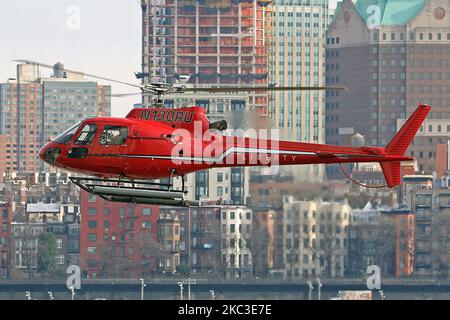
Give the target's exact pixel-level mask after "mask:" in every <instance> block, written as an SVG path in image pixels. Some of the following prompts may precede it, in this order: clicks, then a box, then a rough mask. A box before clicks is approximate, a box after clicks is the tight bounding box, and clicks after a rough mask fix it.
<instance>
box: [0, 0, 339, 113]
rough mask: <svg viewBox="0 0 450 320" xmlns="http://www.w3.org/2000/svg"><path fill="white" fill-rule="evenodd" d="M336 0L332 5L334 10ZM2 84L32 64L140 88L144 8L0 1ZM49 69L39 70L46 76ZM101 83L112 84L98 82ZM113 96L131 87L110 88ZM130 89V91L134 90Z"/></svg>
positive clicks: (123, 2)
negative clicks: (20, 65) (21, 62)
mask: <svg viewBox="0 0 450 320" xmlns="http://www.w3.org/2000/svg"><path fill="white" fill-rule="evenodd" d="M337 1H338V0H330V7H333V8H334V7H335V6H336V2H337ZM0 39H2V45H1V48H0V82H5V81H6V80H7V79H8V78H15V77H16V76H15V74H16V71H15V70H16V63H15V62H13V61H12V60H16V59H28V60H35V61H40V62H43V63H48V64H55V63H56V62H62V63H63V64H64V65H65V66H66V68H67V69H72V70H79V71H83V72H86V73H91V74H98V75H101V76H104V77H108V78H112V79H118V80H121V81H127V82H133V83H138V80H137V79H136V78H135V76H134V72H139V71H141V8H140V6H139V1H138V0H21V1H18V0H1V1H0ZM50 73H51V70H45V69H44V70H41V74H42V75H43V76H45V75H50ZM99 83H100V84H111V83H106V82H103V81H99ZM111 85H112V89H113V93H123V92H133V91H134V90H133V88H130V87H127V86H123V85H117V84H111ZM130 89H131V90H130ZM139 102H140V98H139V96H134V97H127V98H113V100H112V115H113V116H125V115H126V114H127V113H128V111H129V110H130V108H131V107H132V106H133V104H134V103H139Z"/></svg>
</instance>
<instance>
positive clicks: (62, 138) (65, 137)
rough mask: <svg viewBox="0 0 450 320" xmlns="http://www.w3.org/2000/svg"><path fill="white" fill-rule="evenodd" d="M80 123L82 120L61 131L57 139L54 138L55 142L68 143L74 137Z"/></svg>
mask: <svg viewBox="0 0 450 320" xmlns="http://www.w3.org/2000/svg"><path fill="white" fill-rule="evenodd" d="M80 125H81V121H80V122H78V123H76V124H74V125H73V126H71V127H70V128H69V129H67V130H66V131H64V132H63V133H61V134H60V135H59V136H57V137H56V138H55V139H53V142H56V143H64V144H66V143H68V142H69V141H70V140H71V139H72V137H73V135H74V134H75V133H76V132H77V130H78V128H79V127H80Z"/></svg>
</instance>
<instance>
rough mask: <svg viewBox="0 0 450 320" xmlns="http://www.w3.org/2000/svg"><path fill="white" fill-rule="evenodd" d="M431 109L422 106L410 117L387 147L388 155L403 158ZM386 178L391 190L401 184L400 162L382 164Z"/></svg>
mask: <svg viewBox="0 0 450 320" xmlns="http://www.w3.org/2000/svg"><path fill="white" fill-rule="evenodd" d="M430 110H431V107H430V106H428V105H424V104H421V105H419V107H418V108H417V109H416V111H414V113H413V114H412V115H411V116H410V117H409V119H408V120H407V121H406V122H405V124H404V125H403V126H402V127H401V129H400V130H399V131H398V132H397V134H396V135H395V136H394V137H393V138H392V140H391V141H390V142H389V144H388V145H387V146H386V148H385V149H386V153H387V154H388V155H393V156H403V155H404V154H405V152H406V150H407V149H408V147H409V145H410V144H411V142H412V140H413V139H414V137H415V135H416V133H417V131H419V129H420V127H421V126H422V124H423V122H424V120H425V118H426V117H427V115H428V112H430ZM380 165H381V169H382V170H383V174H384V178H385V180H386V183H387V186H388V187H389V188H393V187H396V186H398V185H400V183H401V174H400V162H382V163H380Z"/></svg>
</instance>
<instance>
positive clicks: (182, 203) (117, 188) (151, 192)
mask: <svg viewBox="0 0 450 320" xmlns="http://www.w3.org/2000/svg"><path fill="white" fill-rule="evenodd" d="M70 180H71V181H72V182H73V183H74V184H75V185H77V186H78V187H80V188H81V189H83V190H85V191H86V192H89V193H91V194H94V195H97V196H99V197H100V198H102V199H104V200H107V201H112V202H124V203H135V204H149V205H163V206H174V207H198V206H200V202H199V201H190V200H185V199H184V195H185V194H186V193H187V192H186V191H185V190H184V181H183V187H182V189H181V190H173V185H172V184H171V183H170V184H168V183H157V182H150V181H142V180H128V179H100V178H91V177H70Z"/></svg>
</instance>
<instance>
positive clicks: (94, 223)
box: [88, 220, 97, 229]
mask: <svg viewBox="0 0 450 320" xmlns="http://www.w3.org/2000/svg"><path fill="white" fill-rule="evenodd" d="M88 227H89V228H90V229H95V228H97V221H95V220H89V221H88Z"/></svg>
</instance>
